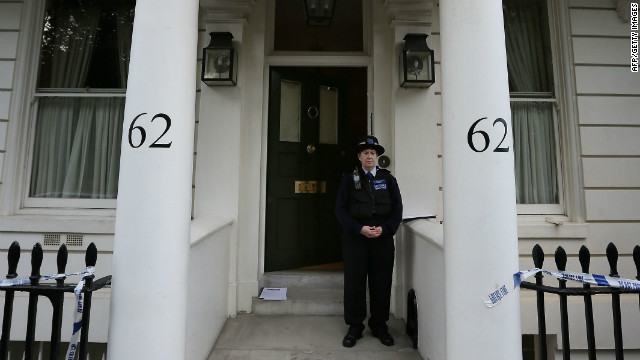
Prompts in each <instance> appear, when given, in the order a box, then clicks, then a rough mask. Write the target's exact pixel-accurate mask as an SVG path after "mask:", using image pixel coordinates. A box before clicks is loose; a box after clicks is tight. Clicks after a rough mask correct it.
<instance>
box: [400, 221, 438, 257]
mask: <svg viewBox="0 0 640 360" xmlns="http://www.w3.org/2000/svg"><path fill="white" fill-rule="evenodd" d="M403 224H404V226H406V227H408V228H410V229H411V231H413V233H414V234H416V235H417V236H418V237H420V238H421V239H424V240H426V241H427V242H429V243H430V244H432V245H433V246H435V247H437V248H438V249H441V250H444V233H443V229H444V227H443V226H442V224H440V222H439V221H436V220H434V219H427V220H423V219H419V220H413V221H406V222H404V223H403Z"/></svg>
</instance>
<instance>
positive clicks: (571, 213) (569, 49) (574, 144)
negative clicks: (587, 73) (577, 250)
mask: <svg viewBox="0 0 640 360" xmlns="http://www.w3.org/2000/svg"><path fill="white" fill-rule="evenodd" d="M549 4H550V7H552V9H550V10H553V11H549V14H550V18H549V22H550V25H551V29H550V31H551V33H550V34H551V36H552V38H553V40H554V41H553V42H552V46H555V48H554V49H553V51H552V53H553V54H554V56H555V57H556V58H557V59H554V61H555V62H557V64H556V66H554V69H555V71H556V73H554V78H555V83H556V87H557V92H556V93H557V97H558V99H559V102H558V104H559V105H560V107H559V114H558V115H559V116H560V117H561V119H562V121H558V130H559V132H558V133H559V134H560V139H559V140H560V143H561V144H562V147H561V153H560V156H561V161H562V169H561V170H562V181H563V182H562V189H563V201H564V204H563V205H564V209H565V214H566V215H567V216H568V217H569V219H570V220H571V221H572V222H576V223H582V222H584V220H585V212H586V210H585V200H584V191H583V188H584V181H583V172H582V161H581V150H580V129H579V125H578V98H577V95H576V88H575V84H576V81H575V73H574V71H573V68H574V67H573V63H574V61H573V43H572V42H571V19H570V17H569V8H568V4H567V0H558V1H549Z"/></svg>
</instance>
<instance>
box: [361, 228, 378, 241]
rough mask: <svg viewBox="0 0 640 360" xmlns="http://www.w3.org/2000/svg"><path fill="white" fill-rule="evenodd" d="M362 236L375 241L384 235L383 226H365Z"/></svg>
mask: <svg viewBox="0 0 640 360" xmlns="http://www.w3.org/2000/svg"><path fill="white" fill-rule="evenodd" d="M360 234H362V235H364V236H365V237H368V238H370V239H374V238H377V237H379V236H380V235H382V227H381V226H363V227H362V229H361V230H360Z"/></svg>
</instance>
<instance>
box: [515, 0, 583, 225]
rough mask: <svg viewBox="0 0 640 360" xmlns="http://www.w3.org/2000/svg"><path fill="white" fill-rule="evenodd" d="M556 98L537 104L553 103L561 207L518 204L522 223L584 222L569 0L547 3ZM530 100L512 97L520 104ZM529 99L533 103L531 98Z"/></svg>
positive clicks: (550, 0) (555, 0)
mask: <svg viewBox="0 0 640 360" xmlns="http://www.w3.org/2000/svg"><path fill="white" fill-rule="evenodd" d="M546 4H547V13H548V18H549V36H550V45H551V56H552V66H553V83H554V93H555V96H554V97H551V98H548V99H538V98H536V99H535V100H536V101H552V102H553V103H554V111H553V114H554V119H553V120H554V130H555V142H556V159H557V166H558V171H557V174H558V175H557V181H558V192H559V194H558V200H559V201H558V204H518V205H517V212H518V216H519V221H520V222H523V221H524V222H526V221H536V222H537V221H543V222H548V223H552V224H555V225H558V224H565V223H583V222H584V218H585V216H584V213H585V207H584V192H583V191H582V189H583V180H582V162H581V161H580V160H581V159H580V136H579V128H578V119H577V101H576V90H575V75H574V72H573V70H572V64H573V53H572V43H571V37H570V35H571V24H570V17H569V8H568V1H567V0H546ZM523 99H527V98H513V99H512V100H515V101H521V100H523ZM527 100H534V99H532V98H528V99H527Z"/></svg>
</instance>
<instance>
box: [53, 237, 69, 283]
mask: <svg viewBox="0 0 640 360" xmlns="http://www.w3.org/2000/svg"><path fill="white" fill-rule="evenodd" d="M68 258H69V252H68V251H67V245H65V244H62V245H60V248H59V249H58V274H64V273H65V269H66V268H67V259H68ZM64 280H65V278H64V277H61V278H58V279H56V282H57V283H58V286H64Z"/></svg>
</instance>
